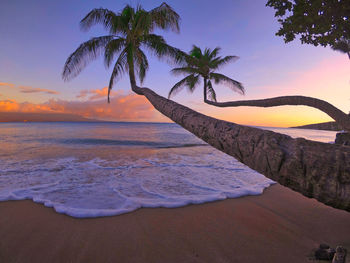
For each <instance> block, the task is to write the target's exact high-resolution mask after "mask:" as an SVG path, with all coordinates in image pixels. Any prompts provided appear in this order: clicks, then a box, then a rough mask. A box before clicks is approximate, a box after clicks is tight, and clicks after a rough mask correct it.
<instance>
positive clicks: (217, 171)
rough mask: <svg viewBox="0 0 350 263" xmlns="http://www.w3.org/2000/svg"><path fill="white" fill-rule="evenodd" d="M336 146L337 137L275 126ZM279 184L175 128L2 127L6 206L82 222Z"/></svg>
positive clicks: (0, 194) (1, 195)
mask: <svg viewBox="0 0 350 263" xmlns="http://www.w3.org/2000/svg"><path fill="white" fill-rule="evenodd" d="M262 128H263V129H269V130H272V131H275V132H279V133H284V134H288V135H290V136H292V137H303V138H307V139H310V140H315V141H321V142H333V141H334V139H335V134H336V132H332V131H319V130H302V129H290V128H268V127H262ZM272 184H274V181H272V180H270V179H268V178H266V177H264V176H263V175H261V174H259V173H257V172H255V171H254V170H251V169H250V168H248V167H247V166H245V165H244V164H241V163H240V162H238V161H237V160H236V159H234V158H233V157H231V156H229V155H226V154H224V153H222V152H220V151H218V150H216V149H214V148H213V147H211V146H209V145H208V144H206V143H205V142H203V141H202V140H200V139H198V138H197V137H195V136H194V135H192V134H191V133H189V132H188V131H186V130H184V129H183V128H181V127H180V126H178V125H177V124H173V123H127V122H125V123H123V122H95V123H90V122H76V123H75V122H51V123H49V122H48V123H28V122H27V123H1V124H0V201H8V200H25V199H30V200H33V201H34V202H36V203H41V204H43V205H45V206H47V207H52V208H53V209H54V210H55V211H56V212H58V213H62V214H66V215H69V216H72V217H77V218H91V217H102V216H113V215H119V214H123V213H128V212H132V211H135V210H136V209H139V208H141V207H167V208H173V207H181V206H186V205H190V204H200V203H205V202H211V201H217V200H223V199H226V198H237V197H241V196H246V195H259V194H261V193H262V192H263V190H264V189H265V188H266V187H268V186H270V185H272Z"/></svg>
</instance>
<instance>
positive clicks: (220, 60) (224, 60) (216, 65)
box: [210, 56, 239, 69]
mask: <svg viewBox="0 0 350 263" xmlns="http://www.w3.org/2000/svg"><path fill="white" fill-rule="evenodd" d="M237 59H239V57H237V56H226V57H224V58H221V57H217V58H215V59H214V60H212V61H211V62H210V68H212V69H218V68H220V67H221V66H224V65H226V64H228V63H230V62H234V61H236V60H237Z"/></svg>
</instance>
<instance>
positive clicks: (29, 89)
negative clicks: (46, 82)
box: [18, 86, 59, 95]
mask: <svg viewBox="0 0 350 263" xmlns="http://www.w3.org/2000/svg"><path fill="white" fill-rule="evenodd" d="M18 88H19V89H20V92H22V93H40V92H42V93H47V94H54V95H56V94H59V92H57V91H55V90H50V89H40V88H32V87H26V86H20V87H18Z"/></svg>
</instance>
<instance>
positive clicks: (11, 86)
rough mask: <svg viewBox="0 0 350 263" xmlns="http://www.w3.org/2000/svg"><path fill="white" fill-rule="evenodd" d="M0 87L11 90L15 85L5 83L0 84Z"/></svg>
mask: <svg viewBox="0 0 350 263" xmlns="http://www.w3.org/2000/svg"><path fill="white" fill-rule="evenodd" d="M0 86H4V87H9V88H13V87H15V84H12V83H6V82H0Z"/></svg>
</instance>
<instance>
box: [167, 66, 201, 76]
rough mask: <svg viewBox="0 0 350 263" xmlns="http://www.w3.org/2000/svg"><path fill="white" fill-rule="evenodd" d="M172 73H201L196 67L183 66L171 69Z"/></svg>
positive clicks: (176, 74)
mask: <svg viewBox="0 0 350 263" xmlns="http://www.w3.org/2000/svg"><path fill="white" fill-rule="evenodd" d="M171 73H172V74H174V75H175V76H178V75H181V74H193V73H197V74H198V73H199V72H198V69H196V68H195V67H191V66H188V67H181V68H173V69H172V70H171Z"/></svg>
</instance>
